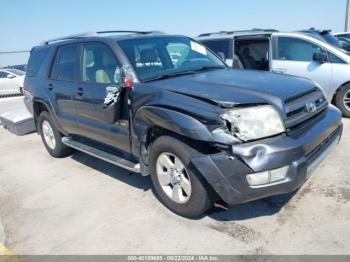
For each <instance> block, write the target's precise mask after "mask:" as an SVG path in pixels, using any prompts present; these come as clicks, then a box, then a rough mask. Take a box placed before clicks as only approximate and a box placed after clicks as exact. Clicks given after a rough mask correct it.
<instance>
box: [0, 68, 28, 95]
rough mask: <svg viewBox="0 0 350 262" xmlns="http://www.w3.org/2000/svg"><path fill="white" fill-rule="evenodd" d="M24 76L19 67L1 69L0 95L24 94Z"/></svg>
mask: <svg viewBox="0 0 350 262" xmlns="http://www.w3.org/2000/svg"><path fill="white" fill-rule="evenodd" d="M24 76H25V72H24V71H21V70H18V69H10V68H6V69H0V96H7V95H14V94H23V81H24Z"/></svg>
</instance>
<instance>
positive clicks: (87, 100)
mask: <svg viewBox="0 0 350 262" xmlns="http://www.w3.org/2000/svg"><path fill="white" fill-rule="evenodd" d="M25 94H26V96H25V101H26V105H27V107H28V109H29V110H30V111H31V112H32V114H33V116H34V118H35V122H36V126H37V130H38V132H39V134H40V135H41V137H42V140H43V143H44V145H45V147H46V149H47V151H48V152H49V153H50V154H51V155H52V156H53V157H64V156H67V155H69V154H71V153H72V149H77V150H80V151H82V152H85V153H87V154H90V155H93V156H95V157H97V158H100V159H103V160H105V161H107V162H110V163H113V164H115V165H117V166H120V167H123V168H125V169H127V170H129V171H132V172H136V173H141V174H142V175H144V176H146V175H150V176H151V179H152V182H153V185H154V188H155V191H156V193H157V194H158V195H159V198H160V200H161V201H162V202H163V203H164V205H165V206H167V207H168V208H169V209H170V210H172V211H173V212H175V213H177V214H180V215H182V216H185V217H191V218H193V217H198V216H201V215H202V214H204V213H205V212H206V211H207V210H208V209H210V208H211V207H212V206H213V205H214V204H215V202H217V201H220V202H224V203H226V204H227V205H233V204H237V203H243V202H247V201H251V200H254V199H259V198H264V197H267V196H271V195H276V194H280V193H285V192H290V191H293V190H295V189H297V188H299V187H300V186H301V185H302V184H303V183H304V182H305V181H306V180H307V179H308V177H309V176H310V174H311V173H312V171H313V170H314V169H315V167H316V166H317V165H318V164H319V163H320V162H321V161H322V160H323V159H324V157H325V156H326V155H327V154H328V152H329V151H330V149H331V148H332V147H333V146H334V145H335V144H337V143H338V141H339V139H340V137H341V133H342V123H341V113H340V111H339V110H338V109H337V108H335V107H334V106H332V105H330V104H329V103H328V102H327V100H326V99H325V97H324V94H323V92H322V91H321V90H320V89H319V87H318V86H317V85H316V84H315V83H314V82H312V81H309V80H306V79H304V78H298V77H292V76H283V75H279V74H274V73H269V72H258V71H248V70H247V71H243V70H233V69H229V68H227V66H226V65H225V64H224V63H223V62H222V61H221V60H220V59H219V58H218V57H217V56H216V55H215V54H214V53H212V52H211V51H210V50H208V49H207V48H206V47H204V46H203V45H202V44H200V43H198V42H196V41H195V40H193V39H191V38H188V37H184V36H176V35H174V36H170V35H165V34H162V33H159V32H132V31H108V32H106V31H105V32H97V33H89V34H81V35H75V36H69V37H64V38H58V39H52V40H49V41H46V42H44V43H42V44H41V45H40V46H37V47H35V48H33V49H32V51H31V56H30V59H29V64H28V71H27V76H26V79H25Z"/></svg>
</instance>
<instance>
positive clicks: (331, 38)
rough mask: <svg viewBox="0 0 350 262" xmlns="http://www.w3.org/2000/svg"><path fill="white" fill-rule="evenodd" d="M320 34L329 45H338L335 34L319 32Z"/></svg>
mask: <svg viewBox="0 0 350 262" xmlns="http://www.w3.org/2000/svg"><path fill="white" fill-rule="evenodd" d="M321 35H322V37H323V38H324V39H325V40H326V41H327V42H328V43H330V44H331V45H334V46H338V47H339V46H340V45H339V42H338V39H337V38H336V37H335V36H333V35H331V34H330V33H327V34H321Z"/></svg>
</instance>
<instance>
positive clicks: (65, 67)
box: [50, 45, 78, 81]
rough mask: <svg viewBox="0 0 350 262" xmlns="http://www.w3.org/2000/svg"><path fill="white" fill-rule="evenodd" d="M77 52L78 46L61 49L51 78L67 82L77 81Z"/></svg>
mask: <svg viewBox="0 0 350 262" xmlns="http://www.w3.org/2000/svg"><path fill="white" fill-rule="evenodd" d="M77 52H78V46H77V45H69V46H62V47H60V48H59V49H58V52H57V54H56V58H55V61H54V64H53V67H52V70H51V73H50V78H51V79H57V80H65V81H74V80H76V67H77V63H76V60H77Z"/></svg>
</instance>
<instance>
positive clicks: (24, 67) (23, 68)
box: [6, 64, 27, 72]
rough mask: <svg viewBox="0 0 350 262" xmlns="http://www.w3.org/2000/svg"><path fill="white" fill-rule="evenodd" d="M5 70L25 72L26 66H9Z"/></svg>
mask: <svg viewBox="0 0 350 262" xmlns="http://www.w3.org/2000/svg"><path fill="white" fill-rule="evenodd" d="M6 68H11V69H17V70H20V71H23V72H25V71H26V68H27V65H26V64H23V65H10V66H7V67H6Z"/></svg>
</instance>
